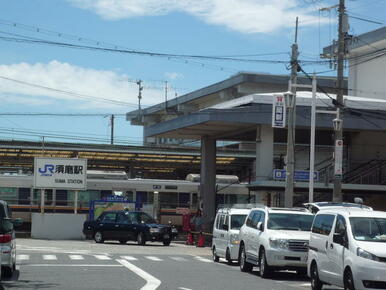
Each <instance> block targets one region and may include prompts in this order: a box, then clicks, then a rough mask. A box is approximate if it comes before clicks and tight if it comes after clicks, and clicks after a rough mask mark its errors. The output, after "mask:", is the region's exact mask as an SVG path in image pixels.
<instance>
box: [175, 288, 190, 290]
mask: <svg viewBox="0 0 386 290" xmlns="http://www.w3.org/2000/svg"><path fill="white" fill-rule="evenodd" d="M178 289H181V290H192V289H190V288H185V287H178Z"/></svg>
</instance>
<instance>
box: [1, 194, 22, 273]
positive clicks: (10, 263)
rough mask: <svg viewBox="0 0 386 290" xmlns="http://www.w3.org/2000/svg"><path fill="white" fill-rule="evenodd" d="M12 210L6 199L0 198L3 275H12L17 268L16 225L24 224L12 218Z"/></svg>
mask: <svg viewBox="0 0 386 290" xmlns="http://www.w3.org/2000/svg"><path fill="white" fill-rule="evenodd" d="M11 217H12V215H11V210H10V208H9V206H8V204H7V202H6V201H4V200H0V249H1V272H2V276H3V277H7V278H9V277H12V275H13V272H14V271H15V269H16V235H15V230H14V227H18V226H20V225H21V224H22V221H21V220H20V219H15V220H12V219H11Z"/></svg>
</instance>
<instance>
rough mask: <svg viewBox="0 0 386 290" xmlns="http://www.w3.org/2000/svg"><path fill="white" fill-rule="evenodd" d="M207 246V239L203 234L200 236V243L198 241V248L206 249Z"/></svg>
mask: <svg viewBox="0 0 386 290" xmlns="http://www.w3.org/2000/svg"><path fill="white" fill-rule="evenodd" d="M204 246H205V237H204V235H203V234H202V233H200V234H199V235H198V241H197V247H200V248H202V247H204Z"/></svg>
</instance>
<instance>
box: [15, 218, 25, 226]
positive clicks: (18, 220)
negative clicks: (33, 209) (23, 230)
mask: <svg viewBox="0 0 386 290" xmlns="http://www.w3.org/2000/svg"><path fill="white" fill-rule="evenodd" d="M12 223H13V226H14V227H15V228H18V227H20V226H21V225H22V224H23V220H22V219H21V218H16V219H14V220H13V221H12Z"/></svg>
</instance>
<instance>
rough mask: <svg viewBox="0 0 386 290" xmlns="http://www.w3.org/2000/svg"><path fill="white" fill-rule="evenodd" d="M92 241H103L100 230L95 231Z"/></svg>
mask: <svg viewBox="0 0 386 290" xmlns="http://www.w3.org/2000/svg"><path fill="white" fill-rule="evenodd" d="M94 241H95V242H96V243H98V244H99V243H103V242H104V241H105V240H104V238H103V233H102V232H95V234H94Z"/></svg>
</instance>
